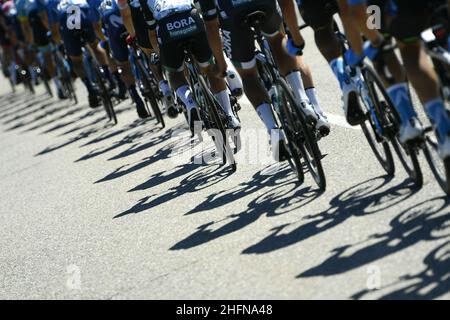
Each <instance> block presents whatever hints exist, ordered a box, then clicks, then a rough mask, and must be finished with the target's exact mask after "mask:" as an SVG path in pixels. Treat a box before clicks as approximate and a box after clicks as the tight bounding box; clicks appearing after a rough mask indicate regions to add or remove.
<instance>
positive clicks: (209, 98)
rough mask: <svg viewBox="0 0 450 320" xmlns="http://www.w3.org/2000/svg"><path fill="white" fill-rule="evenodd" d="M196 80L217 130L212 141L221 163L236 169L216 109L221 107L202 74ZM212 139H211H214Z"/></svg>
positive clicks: (222, 122) (232, 152)
mask: <svg viewBox="0 0 450 320" xmlns="http://www.w3.org/2000/svg"><path fill="white" fill-rule="evenodd" d="M198 81H199V84H200V87H201V89H202V91H203V96H204V98H205V102H206V104H207V106H206V107H207V110H208V114H209V116H210V117H211V120H212V121H213V125H214V127H215V129H217V130H219V132H220V134H219V135H214V139H217V140H218V141H214V143H215V144H216V146H217V147H218V148H219V150H217V151H218V152H220V154H221V156H222V163H223V164H226V163H229V164H230V166H231V168H232V170H233V171H236V169H237V165H236V160H235V158H234V151H233V150H232V149H231V146H230V143H229V141H228V135H227V131H226V125H225V121H224V120H225V119H223V117H221V116H220V114H219V112H218V110H219V108H220V109H221V108H222V107H221V106H220V104H219V103H218V102H217V100H216V99H215V97H214V95H213V94H212V92H211V90H209V87H208V85H207V84H206V81H205V79H204V78H203V77H202V76H199V77H198ZM214 139H213V140H214Z"/></svg>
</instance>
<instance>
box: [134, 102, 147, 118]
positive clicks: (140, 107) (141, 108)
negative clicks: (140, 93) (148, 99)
mask: <svg viewBox="0 0 450 320" xmlns="http://www.w3.org/2000/svg"><path fill="white" fill-rule="evenodd" d="M135 103H136V111H137V114H138V116H139V118H141V119H147V118H149V117H150V115H149V114H148V112H147V109H146V108H145V105H144V102H143V101H142V99H141V98H140V97H138V98H137V99H136V101H135Z"/></svg>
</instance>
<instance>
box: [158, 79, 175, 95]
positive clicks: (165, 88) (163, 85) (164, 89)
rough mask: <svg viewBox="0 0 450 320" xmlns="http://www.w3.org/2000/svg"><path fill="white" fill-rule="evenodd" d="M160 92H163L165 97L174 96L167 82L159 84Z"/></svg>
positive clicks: (162, 81) (163, 81)
mask: <svg viewBox="0 0 450 320" xmlns="http://www.w3.org/2000/svg"><path fill="white" fill-rule="evenodd" d="M159 90H160V91H161V92H162V94H163V96H168V95H171V94H172V92H171V90H170V87H169V84H168V83H167V81H166V80H161V81H160V82H159Z"/></svg>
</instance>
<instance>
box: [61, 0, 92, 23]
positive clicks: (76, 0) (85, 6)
mask: <svg viewBox="0 0 450 320" xmlns="http://www.w3.org/2000/svg"><path fill="white" fill-rule="evenodd" d="M94 2H95V0H62V1H59V5H58V7H57V10H58V14H68V13H69V11H70V9H71V8H72V7H73V6H76V7H79V8H80V9H82V10H83V14H87V19H88V20H89V21H90V22H96V21H98V15H97V14H96V13H95V10H94V7H95V3H94Z"/></svg>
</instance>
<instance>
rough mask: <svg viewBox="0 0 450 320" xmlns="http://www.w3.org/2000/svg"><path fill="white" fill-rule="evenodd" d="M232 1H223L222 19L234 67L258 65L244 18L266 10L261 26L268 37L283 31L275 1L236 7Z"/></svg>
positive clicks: (227, 50) (243, 3)
mask: <svg viewBox="0 0 450 320" xmlns="http://www.w3.org/2000/svg"><path fill="white" fill-rule="evenodd" d="M233 2H234V1H233V0H223V1H221V2H220V20H221V26H222V36H223V42H224V47H225V51H226V53H227V56H228V58H230V60H231V61H232V62H233V64H234V65H235V66H236V67H238V68H241V69H250V68H253V67H254V66H255V63H256V61H255V41H254V38H253V37H254V36H253V32H252V30H251V29H250V27H249V26H246V25H244V23H243V19H244V18H245V16H247V15H248V14H250V13H252V12H255V11H263V12H265V14H266V17H265V19H264V21H263V24H262V26H261V31H262V32H263V34H264V35H265V36H268V37H270V36H273V35H276V34H277V33H278V32H279V31H280V27H281V23H282V18H281V13H280V12H279V8H278V6H277V2H276V0H255V1H251V2H246V1H242V2H241V3H242V4H238V5H234V6H233Z"/></svg>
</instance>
